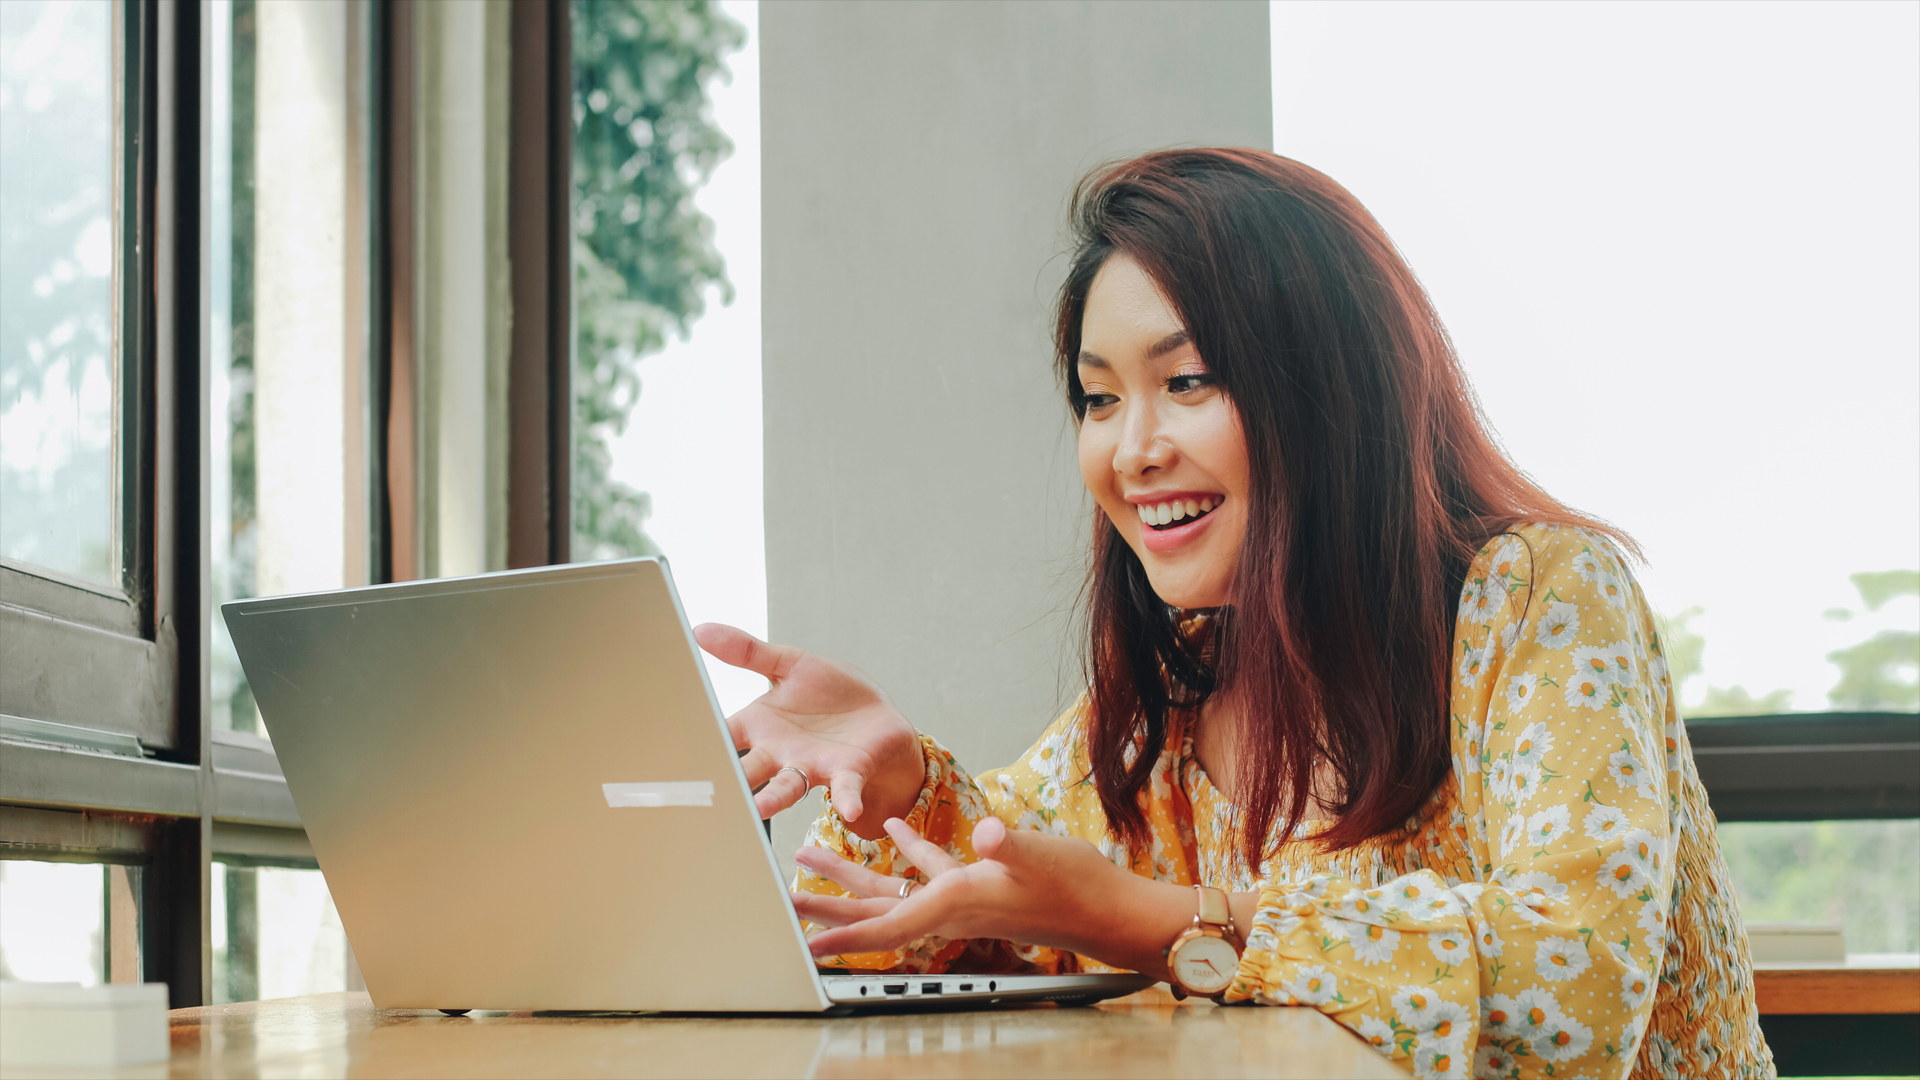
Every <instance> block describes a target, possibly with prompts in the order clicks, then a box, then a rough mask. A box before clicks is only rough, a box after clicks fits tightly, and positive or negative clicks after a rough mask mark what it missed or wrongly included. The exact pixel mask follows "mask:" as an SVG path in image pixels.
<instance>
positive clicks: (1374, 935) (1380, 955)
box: [1327, 919, 1400, 964]
mask: <svg viewBox="0 0 1920 1080" xmlns="http://www.w3.org/2000/svg"><path fill="white" fill-rule="evenodd" d="M1332 921H1333V922H1336V923H1344V924H1345V925H1346V926H1348V927H1351V928H1352V929H1351V930H1348V931H1347V932H1346V933H1345V934H1344V935H1343V936H1344V937H1345V938H1346V940H1347V942H1348V944H1350V945H1352V946H1353V956H1354V959H1356V960H1359V961H1360V962H1361V963H1363V964H1384V963H1387V962H1388V961H1390V960H1392V959H1393V954H1394V951H1395V950H1397V949H1398V948H1400V931H1398V930H1389V929H1387V928H1386V927H1384V926H1375V925H1373V924H1372V923H1355V922H1347V920H1345V919H1335V920H1332ZM1327 932H1328V933H1329V934H1331V933H1333V930H1332V929H1331V928H1329V929H1328V931H1327Z"/></svg>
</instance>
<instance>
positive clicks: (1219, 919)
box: [1193, 885, 1233, 931]
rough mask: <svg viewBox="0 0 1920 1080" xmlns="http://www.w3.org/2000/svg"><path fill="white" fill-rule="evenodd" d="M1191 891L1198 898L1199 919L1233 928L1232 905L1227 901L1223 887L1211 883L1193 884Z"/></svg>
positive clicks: (1214, 924) (1228, 928) (1229, 928)
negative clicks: (1215, 886)
mask: <svg viewBox="0 0 1920 1080" xmlns="http://www.w3.org/2000/svg"><path fill="white" fill-rule="evenodd" d="M1193 891H1194V892H1195V893H1196V894H1198V896H1199V898H1200V921H1201V922H1203V923H1208V924H1211V925H1213V926H1220V927H1225V928H1226V929H1227V930H1229V931H1231V930H1232V929H1233V907H1232V905H1230V904H1229V903H1228V902H1227V894H1226V891H1225V890H1223V889H1216V888H1214V887H1213V886H1211V885H1195V886H1194V887H1193Z"/></svg>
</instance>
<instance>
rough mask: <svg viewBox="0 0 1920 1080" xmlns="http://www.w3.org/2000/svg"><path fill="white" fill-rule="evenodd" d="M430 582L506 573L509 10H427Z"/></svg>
mask: <svg viewBox="0 0 1920 1080" xmlns="http://www.w3.org/2000/svg"><path fill="white" fill-rule="evenodd" d="M413 11H414V17H415V18H416V19H417V20H418V23H417V27H418V38H417V40H418V49H419V52H418V67H417V69H416V70H417V72H418V76H417V77H418V83H417V89H418V93H419V101H420V113H419V117H420V123H419V128H418V148H417V155H418V156H417V158H416V160H417V161H418V162H419V163H420V166H419V169H418V172H417V174H416V175H417V176H418V182H419V190H418V191H417V192H416V195H415V197H416V199H417V200H418V202H417V204H416V205H417V211H416V220H417V222H418V226H419V235H418V245H419V246H418V248H417V249H416V250H418V251H419V252H420V257H419V272H420V275H421V277H420V282H419V288H418V292H417V294H416V295H418V296H419V297H420V306H421V310H420V319H419V322H418V323H417V325H418V327H419V331H418V332H419V345H420V350H419V356H420V361H419V362H420V371H419V375H420V381H419V383H418V385H419V386H420V387H421V398H420V403H419V408H420V414H419V416H420V424H421V438H420V449H421V461H420V472H419V475H420V480H421V493H420V502H421V505H420V524H421V541H422V563H423V570H424V572H425V574H426V576H428V577H450V576H454V575H459V574H477V573H482V572H484V571H487V570H500V569H505V567H506V565H507V399H506V392H507V361H508V356H509V351H510V345H511V342H510V335H511V330H512V322H511V319H512V315H511V307H512V295H511V285H512V281H511V275H510V274H509V271H508V265H507V139H508V133H509V128H508V112H507V106H508V101H507V90H508V88H509V85H510V82H509V55H508V40H507V33H508V29H509V16H510V9H509V8H508V7H507V5H506V4H505V3H504V2H502V0H480V2H472V3H464V2H463V3H437V2H436V3H418V4H415V5H414V8H413Z"/></svg>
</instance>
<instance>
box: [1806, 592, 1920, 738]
mask: <svg viewBox="0 0 1920 1080" xmlns="http://www.w3.org/2000/svg"><path fill="white" fill-rule="evenodd" d="M1851 580H1852V581H1853V587H1854V588H1855V589H1857V590H1859V593H1860V602H1861V603H1862V604H1865V605H1866V608H1867V610H1868V611H1878V610H1880V609H1881V608H1882V607H1885V606H1886V604H1887V602H1888V601H1890V600H1893V599H1896V598H1898V597H1902V596H1920V571H1916V570H1882V571H1879V572H1877V573H1874V572H1867V573H1859V574H1854V575H1853V577H1852V578H1851ZM1842 610H1844V609H1842ZM1848 615H1849V617H1851V613H1850V612H1849V613H1848ZM1827 659H1828V660H1831V661H1833V664H1834V666H1835V667H1838V668H1839V669H1840V681H1839V682H1838V683H1837V684H1835V685H1834V688H1833V689H1832V690H1829V691H1828V692H1827V700H1828V701H1831V702H1832V703H1833V705H1834V707H1835V708H1837V709H1858V710H1872V709H1892V710H1912V709H1920V634H1917V633H1915V632H1913V631H1912V630H1905V629H1902V630H1882V631H1880V632H1879V633H1877V634H1875V635H1873V636H1872V637H1870V638H1868V639H1867V640H1865V641H1862V642H1860V643H1859V644H1858V645H1854V646H1851V647H1849V648H1845V649H1836V650H1834V651H1833V652H1830V653H1828V654H1827Z"/></svg>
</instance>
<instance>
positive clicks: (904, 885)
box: [900, 878, 920, 900]
mask: <svg viewBox="0 0 1920 1080" xmlns="http://www.w3.org/2000/svg"><path fill="white" fill-rule="evenodd" d="M918 884H920V883H919V882H917V881H915V880H913V879H912V878H908V879H907V880H905V881H902V882H901V883H900V899H902V900H905V899H906V898H907V894H908V893H911V892H912V891H913V887H914V886H915V885H918Z"/></svg>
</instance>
